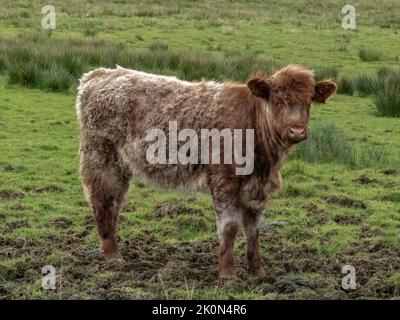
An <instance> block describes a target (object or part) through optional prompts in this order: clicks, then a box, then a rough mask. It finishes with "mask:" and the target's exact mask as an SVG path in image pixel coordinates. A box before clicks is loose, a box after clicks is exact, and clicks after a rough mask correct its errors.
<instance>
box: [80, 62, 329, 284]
mask: <svg viewBox="0 0 400 320" xmlns="http://www.w3.org/2000/svg"><path fill="white" fill-rule="evenodd" d="M335 90H336V85H335V84H334V83H333V82H331V81H320V82H317V83H316V82H315V80H314V74H313V73H312V71H310V70H308V69H306V68H304V67H302V66H297V65H292V66H288V67H285V68H283V69H281V70H279V71H278V72H276V73H275V74H274V75H272V76H271V77H269V78H260V77H255V78H252V79H251V80H249V81H248V82H247V84H233V83H227V84H220V83H215V82H205V81H202V82H197V83H191V82H186V81H181V80H178V79H176V78H174V77H166V76H159V75H153V74H147V73H143V72H139V71H134V70H126V69H123V68H119V67H118V68H117V69H97V70H94V71H92V72H89V73H87V74H85V75H84V76H83V77H82V78H81V80H80V86H79V93H78V98H77V112H78V117H79V118H80V124H81V146H80V153H81V162H80V164H81V169H80V170H81V176H82V182H83V185H84V187H85V191H86V195H87V197H88V199H89V201H90V202H91V204H92V207H93V212H94V218H95V221H96V226H97V231H98V233H99V236H100V240H101V245H102V250H103V252H104V255H105V257H106V259H108V260H115V259H120V258H121V257H120V253H119V251H118V246H117V240H116V229H117V221H118V212H119V210H120V208H121V204H122V202H123V201H124V198H125V197H126V194H127V193H128V190H129V186H130V180H131V178H132V176H137V177H139V178H141V179H142V180H144V181H146V182H148V183H152V184H154V185H156V186H160V187H166V188H170V187H183V188H185V189H187V188H198V187H201V188H206V189H208V190H209V191H210V192H211V195H212V200H213V205H214V208H215V210H216V212H217V214H218V218H217V225H218V234H219V238H220V253H219V274H220V277H230V276H233V275H234V274H235V266H234V258H233V246H234V242H235V237H236V235H237V233H238V231H239V229H243V231H244V234H245V236H246V238H247V254H246V257H247V264H248V269H249V271H250V272H251V273H252V274H254V275H256V276H263V275H265V270H264V267H263V263H262V260H261V256H260V251H259V228H260V221H261V218H262V215H263V212H264V210H265V207H266V204H267V202H268V200H269V199H270V198H271V196H272V195H273V194H274V193H277V192H279V191H281V190H282V182H281V175H280V168H281V166H282V164H283V162H284V160H285V158H286V155H287V153H288V151H289V149H290V148H291V147H292V146H293V145H294V144H296V143H298V142H300V141H302V140H304V139H306V138H307V134H308V133H307V126H308V121H309V112H310V104H311V103H312V102H316V103H324V102H325V100H326V99H327V98H328V97H329V96H331V95H332V94H333V93H334V92H335ZM169 121H176V123H177V125H178V129H183V128H190V129H193V130H194V131H196V132H198V133H200V131H201V130H202V129H204V128H206V129H218V130H223V129H226V128H228V129H243V130H245V129H253V130H254V170H253V171H252V173H251V174H248V175H237V174H236V171H235V169H236V167H237V164H235V162H233V163H230V164H198V163H189V164H187V163H186V164H181V163H177V164H151V163H149V161H148V160H147V159H146V150H147V149H148V147H149V145H150V142H149V141H147V139H146V132H148V130H149V129H150V128H158V129H161V130H164V132H166V133H168V131H169ZM167 148H168V146H167Z"/></svg>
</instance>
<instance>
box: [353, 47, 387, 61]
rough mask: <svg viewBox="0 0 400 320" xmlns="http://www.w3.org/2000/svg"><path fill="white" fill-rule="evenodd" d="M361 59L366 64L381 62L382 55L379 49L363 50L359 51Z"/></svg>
mask: <svg viewBox="0 0 400 320" xmlns="http://www.w3.org/2000/svg"><path fill="white" fill-rule="evenodd" d="M358 56H359V58H360V59H361V60H362V61H364V62H371V61H379V60H381V58H382V53H381V52H380V51H379V50H377V49H371V48H361V49H359V50H358Z"/></svg>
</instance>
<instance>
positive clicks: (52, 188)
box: [31, 186, 64, 193]
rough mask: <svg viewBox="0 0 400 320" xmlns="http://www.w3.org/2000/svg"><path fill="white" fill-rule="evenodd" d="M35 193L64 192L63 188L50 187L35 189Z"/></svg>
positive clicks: (33, 190)
mask: <svg viewBox="0 0 400 320" xmlns="http://www.w3.org/2000/svg"><path fill="white" fill-rule="evenodd" d="M31 191H32V192H34V193H44V192H58V193H61V192H64V189H63V188H60V187H58V186H48V187H44V188H34V189H32V190H31Z"/></svg>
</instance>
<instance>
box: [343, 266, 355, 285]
mask: <svg viewBox="0 0 400 320" xmlns="http://www.w3.org/2000/svg"><path fill="white" fill-rule="evenodd" d="M342 274H345V276H344V277H343V278H342V288H343V289H344V290H355V289H356V288H357V283H356V268H354V267H353V266H352V265H349V264H347V265H345V266H343V268H342Z"/></svg>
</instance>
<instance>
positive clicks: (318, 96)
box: [312, 80, 336, 103]
mask: <svg viewBox="0 0 400 320" xmlns="http://www.w3.org/2000/svg"><path fill="white" fill-rule="evenodd" d="M335 91H336V83H334V82H332V81H330V80H322V81H319V82H317V83H316V84H315V91H314V96H313V98H312V101H313V102H315V103H325V101H326V100H327V99H328V98H329V97H330V96H331V95H333V94H334V93H335Z"/></svg>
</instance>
